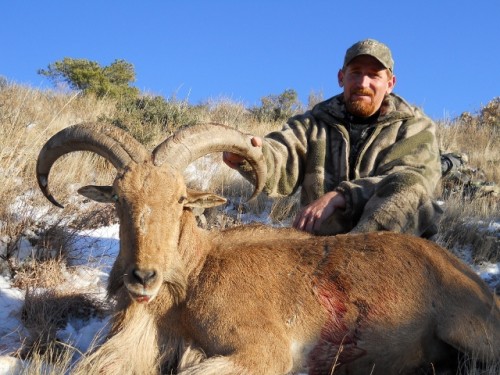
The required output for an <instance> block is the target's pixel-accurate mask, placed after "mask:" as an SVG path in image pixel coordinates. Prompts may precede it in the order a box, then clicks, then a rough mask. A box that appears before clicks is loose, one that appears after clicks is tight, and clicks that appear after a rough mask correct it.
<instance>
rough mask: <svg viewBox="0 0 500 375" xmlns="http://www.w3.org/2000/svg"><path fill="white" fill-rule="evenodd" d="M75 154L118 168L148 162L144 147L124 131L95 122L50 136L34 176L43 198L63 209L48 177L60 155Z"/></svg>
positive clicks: (75, 126) (79, 125)
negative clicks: (83, 153) (88, 154)
mask: <svg viewBox="0 0 500 375" xmlns="http://www.w3.org/2000/svg"><path fill="white" fill-rule="evenodd" d="M75 151H92V152H95V153H96V154H98V155H100V156H102V157H104V158H105V159H106V160H108V161H109V162H111V164H113V166H114V167H115V168H116V169H121V168H123V167H125V166H126V165H128V164H129V163H130V162H136V163H140V162H143V161H145V160H151V154H149V153H148V152H147V150H146V148H145V147H144V146H143V145H142V144H140V143H139V142H138V141H137V140H135V139H134V138H133V137H132V136H131V135H130V134H128V133H127V132H125V131H124V130H122V129H120V128H117V127H115V126H111V125H99V124H94V123H87V124H78V125H73V126H70V127H67V128H65V129H63V130H61V131H59V132H58V133H56V134H55V135H53V136H52V137H51V138H50V139H49V140H48V141H47V143H45V145H44V146H43V147H42V149H41V151H40V154H39V155H38V160H37V163H36V177H37V181H38V186H39V187H40V189H41V190H42V193H43V195H45V197H46V198H47V199H48V200H49V201H50V202H52V204H54V205H56V206H58V207H61V208H63V206H62V205H61V204H60V203H59V202H57V201H56V200H55V198H54V197H53V196H52V194H51V192H50V189H49V183H48V181H49V180H48V177H49V173H50V169H51V168H52V165H53V164H54V163H55V162H56V160H57V159H59V158H60V157H61V156H63V155H65V154H68V153H70V152H75Z"/></svg>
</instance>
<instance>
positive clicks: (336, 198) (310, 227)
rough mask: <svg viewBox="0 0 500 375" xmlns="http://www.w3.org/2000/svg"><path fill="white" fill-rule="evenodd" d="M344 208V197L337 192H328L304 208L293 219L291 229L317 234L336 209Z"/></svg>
mask: <svg viewBox="0 0 500 375" xmlns="http://www.w3.org/2000/svg"><path fill="white" fill-rule="evenodd" d="M344 208H345V198H344V195H343V194H342V193H339V192H338V191H330V192H328V193H326V194H325V195H323V196H322V197H320V198H318V199H317V200H315V201H314V202H312V203H310V204H308V205H307V206H306V207H304V208H303V209H302V211H300V212H299V213H298V214H297V216H296V217H295V220H294V222H293V227H294V228H296V229H300V230H304V231H306V232H309V233H313V232H317V231H318V230H319V228H320V227H321V224H322V223H323V222H324V221H325V219H326V218H328V217H329V216H331V215H332V214H333V212H334V211H335V210H336V209H344Z"/></svg>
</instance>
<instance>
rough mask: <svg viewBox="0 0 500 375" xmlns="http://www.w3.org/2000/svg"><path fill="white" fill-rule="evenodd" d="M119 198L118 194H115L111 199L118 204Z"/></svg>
mask: <svg viewBox="0 0 500 375" xmlns="http://www.w3.org/2000/svg"><path fill="white" fill-rule="evenodd" d="M118 198H119V197H118V194H113V195H112V196H111V199H113V200H114V201H115V202H118Z"/></svg>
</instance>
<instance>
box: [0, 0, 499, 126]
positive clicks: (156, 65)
mask: <svg viewBox="0 0 500 375" xmlns="http://www.w3.org/2000/svg"><path fill="white" fill-rule="evenodd" d="M0 15H1V17H0V37H1V41H2V42H1V53H0V75H2V76H4V77H6V78H7V79H8V80H9V81H13V82H16V83H20V84H26V85H30V86H33V87H35V88H43V87H50V83H49V82H48V81H47V79H46V78H44V77H42V76H40V75H38V74H37V73H36V72H37V70H38V69H40V68H46V67H47V65H48V64H49V63H52V62H54V61H57V60H61V59H63V58H64V57H72V58H84V59H88V60H93V61H97V62H98V63H100V64H101V65H109V64H110V63H111V62H113V61H114V60H115V59H124V60H126V61H128V62H130V63H132V64H133V65H134V68H135V71H136V78H137V80H136V82H135V85H136V86H137V87H138V88H139V89H140V90H143V91H147V92H149V93H153V94H157V95H163V96H165V97H166V98H169V97H172V96H173V95H175V96H176V97H177V98H179V99H188V100H189V101H190V102H191V103H193V104H196V103H201V102H204V101H206V100H209V99H214V100H217V99H220V98H229V99H231V100H233V101H236V102H242V103H244V104H245V105H248V106H251V105H259V104H260V98H261V97H263V96H267V95H270V94H280V93H281V92H283V91H284V90H286V89H294V90H296V91H297V92H298V94H299V97H300V99H301V100H302V101H303V102H304V103H306V102H307V97H308V95H309V94H310V93H311V92H316V93H318V92H322V93H323V97H324V98H328V97H330V96H333V95H335V94H337V93H339V92H340V89H339V87H338V85H337V78H336V76H337V71H338V68H339V67H340V66H341V64H342V59H343V56H344V53H345V50H346V49H347V48H348V47H349V46H350V45H352V44H353V43H355V42H356V41H358V40H361V39H365V38H375V39H378V40H380V41H383V42H385V43H386V44H388V45H389V47H390V48H391V49H392V52H393V56H394V59H395V62H396V64H395V74H396V77H397V85H396V88H395V92H396V93H398V94H400V95H402V96H403V97H404V98H406V99H407V100H408V101H409V102H411V103H413V104H415V105H418V106H420V107H422V108H423V109H424V111H425V112H426V113H427V114H428V115H430V116H431V117H432V118H434V119H443V118H454V117H456V116H458V115H460V114H461V113H462V112H464V111H469V112H475V111H477V110H479V109H480V107H481V106H482V105H485V104H487V103H488V102H489V101H490V100H491V99H493V98H494V97H496V96H500V68H499V66H500V1H497V0H489V1H485V0H475V1H452V0H442V1H440V0H434V1H430V0H420V1H418V2H417V1H404V0H400V1H384V0H379V1H373V0H372V1H354V0H353V1H343V2H341V1H335V0H329V1H326V0H321V1H315V0H303V1H299V0H276V1H272V0H239V1H238V0H233V1H229V0H210V1H208V0H204V1H203V0H184V1H169V0H163V1H159V0H143V1H130V0H121V1H105V0H85V1H70V0H53V1H50V0H48V1H39V0H36V1H35V0H30V1H22V0H20V1H7V0H5V1H2V2H1V3H0Z"/></svg>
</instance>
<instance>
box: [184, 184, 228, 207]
mask: <svg viewBox="0 0 500 375" xmlns="http://www.w3.org/2000/svg"><path fill="white" fill-rule="evenodd" d="M183 198H185V200H184V207H191V208H210V207H215V206H220V205H221V204H224V203H226V199H225V198H222V197H219V196H218V195H216V194H212V193H205V192H201V191H196V190H191V189H187V197H183Z"/></svg>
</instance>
